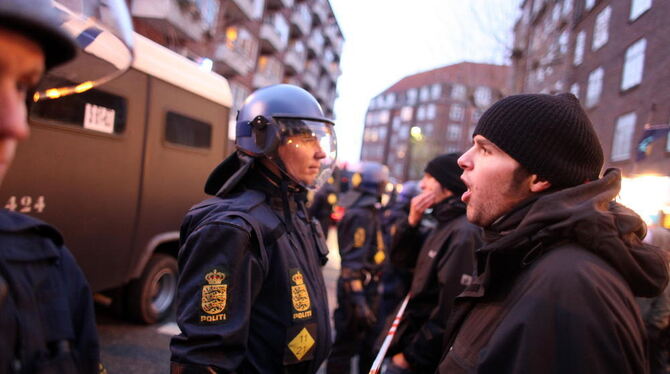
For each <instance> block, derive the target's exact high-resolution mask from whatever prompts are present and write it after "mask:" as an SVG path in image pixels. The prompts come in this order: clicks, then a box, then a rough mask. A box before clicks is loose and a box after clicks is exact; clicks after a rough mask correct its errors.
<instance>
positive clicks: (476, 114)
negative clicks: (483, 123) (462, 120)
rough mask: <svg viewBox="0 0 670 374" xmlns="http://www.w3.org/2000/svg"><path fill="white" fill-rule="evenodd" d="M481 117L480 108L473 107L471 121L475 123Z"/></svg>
mask: <svg viewBox="0 0 670 374" xmlns="http://www.w3.org/2000/svg"><path fill="white" fill-rule="evenodd" d="M481 117H482V110H481V109H474V110H473V111H472V122H474V123H477V122H479V119H480V118H481Z"/></svg>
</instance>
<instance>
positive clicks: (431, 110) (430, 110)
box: [426, 104, 436, 119]
mask: <svg viewBox="0 0 670 374" xmlns="http://www.w3.org/2000/svg"><path fill="white" fill-rule="evenodd" d="M435 112H436V109H435V104H428V107H427V108H426V118H428V119H434V118H435V114H436V113H435Z"/></svg>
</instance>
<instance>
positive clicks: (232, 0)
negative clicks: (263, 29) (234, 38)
mask: <svg viewBox="0 0 670 374" xmlns="http://www.w3.org/2000/svg"><path fill="white" fill-rule="evenodd" d="M228 4H230V6H232V8H233V9H230V8H229V9H226V10H227V11H229V12H230V11H235V10H237V11H239V13H241V14H242V15H244V16H245V17H246V18H247V19H249V20H254V19H256V18H257V17H254V1H253V0H229V1H228Z"/></svg>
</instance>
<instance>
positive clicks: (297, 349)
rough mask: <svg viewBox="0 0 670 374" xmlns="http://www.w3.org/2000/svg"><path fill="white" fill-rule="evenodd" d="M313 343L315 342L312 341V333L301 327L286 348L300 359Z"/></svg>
mask: <svg viewBox="0 0 670 374" xmlns="http://www.w3.org/2000/svg"><path fill="white" fill-rule="evenodd" d="M314 343H316V342H315V341H314V338H313V337H312V335H310V334H309V331H307V329H306V328H303V329H302V330H300V332H299V333H298V335H296V337H295V338H293V340H291V341H290V342H289V343H288V349H290V350H291V352H293V354H294V355H295V358H297V359H298V360H302V358H303V357H304V356H305V354H306V353H307V352H309V350H310V348H312V346H313V345H314Z"/></svg>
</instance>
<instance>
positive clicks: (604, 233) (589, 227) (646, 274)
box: [482, 169, 668, 297]
mask: <svg viewBox="0 0 670 374" xmlns="http://www.w3.org/2000/svg"><path fill="white" fill-rule="evenodd" d="M620 188H621V172H620V170H618V169H609V170H607V171H606V172H605V174H604V176H603V177H602V178H601V179H599V180H596V181H593V182H590V183H586V184H582V185H578V186H575V187H571V188H567V189H563V190H560V191H556V192H550V193H547V194H543V195H540V196H539V197H537V198H535V199H532V200H530V201H527V202H525V203H522V204H521V205H520V206H519V207H518V208H517V209H516V210H514V211H513V212H511V213H509V214H507V215H506V216H504V217H502V218H501V219H499V220H498V221H496V222H495V223H494V224H493V225H492V226H491V227H490V228H489V229H487V230H486V236H487V239H488V240H487V241H489V240H491V239H494V240H493V241H491V242H490V243H489V244H488V245H486V246H485V247H483V248H482V253H492V251H495V252H496V253H500V254H518V255H522V259H521V262H522V264H521V265H523V263H527V262H529V261H532V259H533V257H534V256H535V255H539V254H541V253H542V249H538V248H544V249H545V250H550V247H551V245H552V244H554V243H559V242H562V241H565V242H573V243H577V244H579V245H581V246H582V247H584V248H585V249H587V250H589V251H591V252H593V253H594V254H596V255H597V256H599V257H600V258H602V259H603V260H605V261H606V262H607V263H609V264H610V265H611V266H612V267H613V268H614V269H616V270H617V271H618V272H619V273H620V274H621V275H622V277H623V278H624V279H625V281H626V282H627V283H628V285H629V286H630V288H631V290H632V291H633V293H634V294H635V295H636V296H642V297H652V296H656V295H658V294H659V293H660V292H661V291H662V290H663V289H664V288H665V286H666V285H667V283H668V265H667V257H666V254H665V253H664V252H663V251H662V250H661V249H659V248H657V247H654V246H650V245H647V244H645V243H643V242H642V238H644V236H645V234H646V225H645V223H644V221H642V219H640V217H639V216H638V215H637V214H636V213H635V212H633V211H632V210H630V209H628V208H626V207H625V206H623V205H621V204H618V203H616V202H614V201H613V200H614V198H615V197H616V196H617V194H618V193H619V190H620ZM531 248H532V249H531ZM536 250H538V253H534V251H536Z"/></svg>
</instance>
